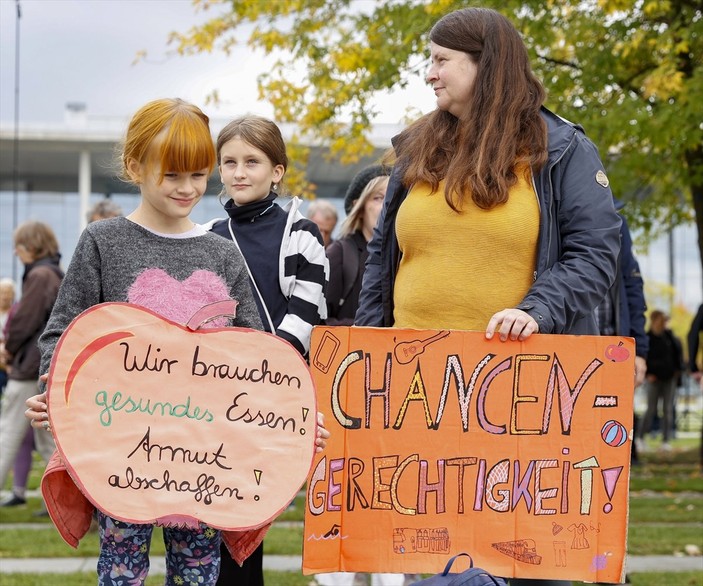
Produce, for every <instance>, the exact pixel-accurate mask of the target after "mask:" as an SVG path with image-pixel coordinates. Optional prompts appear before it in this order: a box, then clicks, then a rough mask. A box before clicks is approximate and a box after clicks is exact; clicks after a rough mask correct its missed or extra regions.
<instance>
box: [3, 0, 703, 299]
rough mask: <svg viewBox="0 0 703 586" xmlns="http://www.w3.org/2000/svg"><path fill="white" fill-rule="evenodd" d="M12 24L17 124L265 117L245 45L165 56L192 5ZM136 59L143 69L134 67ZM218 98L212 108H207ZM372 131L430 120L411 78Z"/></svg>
mask: <svg viewBox="0 0 703 586" xmlns="http://www.w3.org/2000/svg"><path fill="white" fill-rule="evenodd" d="M16 6H17V4H16V1H15V0H0V120H2V122H3V123H11V122H13V121H14V117H15V108H14V105H15V54H16V52H15V43H16V22H17V20H16ZM20 8H21V13H22V17H21V19H20V21H19V39H20V51H19V55H20V61H19V96H20V107H19V116H20V124H30V125H36V124H38V123H47V124H60V123H62V121H63V120H64V109H65V104H66V103H68V102H82V103H85V104H86V106H87V111H88V113H89V114H90V115H91V116H107V117H119V118H126V117H128V116H129V115H131V113H133V112H134V111H135V110H136V109H137V108H139V107H140V106H141V105H143V104H144V103H145V102H147V101H149V100H152V99H155V98H160V97H180V98H183V99H185V100H188V101H191V102H194V103H196V104H198V105H200V106H202V107H203V109H204V110H205V111H206V112H207V114H208V115H210V116H211V117H213V118H220V117H234V116H236V115H241V114H244V113H247V112H249V113H256V114H260V115H262V116H269V117H270V116H272V114H273V111H272V108H271V107H270V105H268V104H267V103H266V102H262V101H259V100H258V90H257V87H256V78H257V76H258V75H259V74H260V73H261V72H262V71H263V70H264V69H263V68H264V67H266V65H267V63H266V59H265V58H264V56H263V55H262V54H258V53H253V52H252V51H251V50H250V49H249V48H248V47H247V46H246V37H247V36H248V34H247V32H246V31H244V32H243V33H242V44H241V45H240V46H239V47H238V48H237V49H236V50H235V51H234V53H233V54H232V55H230V56H229V57H227V56H225V55H224V54H223V53H221V52H214V53H212V54H205V55H198V56H188V57H179V56H176V55H169V52H170V51H171V49H170V48H169V47H168V46H167V39H168V35H169V33H170V32H171V31H181V32H183V31H186V30H188V29H189V28H190V27H191V26H193V25H195V24H199V23H201V22H203V21H204V20H206V19H207V18H209V17H210V16H211V14H212V12H199V13H196V11H195V9H194V7H193V6H192V4H191V2H190V0H21V1H20ZM140 51H146V52H147V53H148V58H147V60H146V61H142V62H139V63H137V64H133V62H134V60H135V57H136V56H137V54H138V53H139V52H140ZM213 89H218V90H219V93H220V98H221V100H222V104H221V106H220V107H219V108H215V107H214V106H212V105H207V106H206V105H205V97H206V96H207V95H208V94H210V93H211V92H212V90H213ZM378 105H379V109H380V111H381V114H380V116H379V118H377V122H387V123H398V122H400V121H401V118H402V117H403V115H404V113H405V111H406V109H407V108H408V107H410V106H413V107H415V108H419V109H420V110H421V111H424V112H427V111H429V110H431V109H432V108H433V107H434V95H433V93H432V91H431V90H430V89H429V88H428V87H427V86H425V84H424V83H423V82H422V81H421V80H420V79H417V80H416V82H415V83H413V84H411V86H410V88H409V89H407V90H405V91H403V92H398V93H395V94H393V95H390V96H388V95H386V96H383V97H381V98H379V101H378ZM638 259H639V260H640V264H641V266H642V270H643V274H644V276H645V279H648V280H655V281H659V282H664V283H665V282H667V280H668V249H667V242H666V240H665V239H664V240H662V241H659V242H657V243H656V244H655V245H653V246H652V247H650V249H649V251H648V253H647V254H644V253H640V254H638ZM674 264H675V275H676V284H677V289H678V299H679V301H681V302H683V303H684V304H685V305H686V306H687V307H688V308H689V309H690V310H691V311H695V309H696V308H697V306H698V304H699V303H700V302H701V300H702V299H703V292H702V289H701V263H700V261H699V257H698V252H697V246H696V241H695V228H691V227H687V228H683V229H681V230H678V231H677V232H676V238H675V263H674Z"/></svg>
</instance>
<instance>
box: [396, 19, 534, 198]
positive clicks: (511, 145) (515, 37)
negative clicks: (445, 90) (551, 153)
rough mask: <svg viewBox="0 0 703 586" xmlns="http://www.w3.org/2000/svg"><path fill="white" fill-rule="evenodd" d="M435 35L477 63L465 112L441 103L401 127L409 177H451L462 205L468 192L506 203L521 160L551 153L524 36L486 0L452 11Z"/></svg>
mask: <svg viewBox="0 0 703 586" xmlns="http://www.w3.org/2000/svg"><path fill="white" fill-rule="evenodd" d="M430 40H431V41H432V42H434V43H436V44H437V45H440V46H442V47H445V48H448V49H453V50H455V51H463V52H464V53H467V54H468V55H469V58H470V59H471V60H472V61H473V62H474V63H475V64H476V66H477V70H478V71H477V76H476V81H475V83H474V86H473V88H472V90H471V93H472V95H471V99H470V100H469V103H468V104H467V107H466V110H465V114H464V115H463V116H462V117H461V118H460V119H459V118H456V117H455V116H453V115H452V114H450V113H449V112H445V111H442V110H439V109H436V110H435V111H434V112H431V113H430V114H427V115H425V116H423V117H422V118H420V119H419V120H418V121H417V122H415V123H414V124H412V125H411V126H410V127H409V128H408V129H406V130H405V131H404V132H403V133H402V134H401V137H400V141H399V143H398V145H397V150H398V152H397V153H396V154H397V155H398V157H399V158H401V159H403V160H406V161H408V164H407V166H406V167H405V171H404V175H403V184H404V185H405V186H406V187H409V186H410V185H412V184H413V183H416V182H418V181H423V182H426V183H429V184H430V185H431V186H432V188H433V189H434V190H437V189H438V187H439V183H440V181H441V180H442V179H445V180H446V182H445V191H444V197H445V199H446V200H447V203H448V204H449V205H450V206H451V207H452V209H454V210H456V211H459V210H460V209H461V203H462V201H463V199H464V198H465V197H466V196H467V194H469V193H470V194H471V197H472V199H473V201H474V202H475V203H476V205H477V206H479V207H481V208H483V209H490V208H493V207H495V206H496V205H499V204H501V203H505V202H506V201H507V200H508V191H509V189H510V187H511V186H512V185H514V184H515V183H516V182H517V175H516V168H517V166H518V165H520V166H525V167H532V168H535V169H540V168H541V167H542V166H543V165H544V163H545V162H546V160H547V131H546V125H545V124H544V121H543V120H542V118H541V117H540V107H541V106H542V103H543V102H544V100H545V92H544V88H543V87H542V84H541V83H540V82H539V80H538V79H537V78H536V77H535V75H534V74H533V72H532V69H531V67H530V62H529V57H528V54H527V49H526V47H525V44H524V43H523V41H522V38H521V37H520V34H519V33H518V31H517V30H516V29H515V27H514V26H513V25H512V23H511V22H510V21H509V20H508V19H507V18H505V17H504V16H503V15H502V14H500V13H498V12H496V11H495V10H490V9H487V8H464V9H462V10H457V11H455V12H450V13H449V14H447V15H446V16H444V17H442V18H441V19H440V20H439V21H437V23H436V24H435V25H434V26H433V27H432V30H431V31H430Z"/></svg>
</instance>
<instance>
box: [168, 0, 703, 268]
mask: <svg viewBox="0 0 703 586" xmlns="http://www.w3.org/2000/svg"><path fill="white" fill-rule="evenodd" d="M194 5H195V6H196V8H197V9H204V10H210V11H211V12H212V13H213V17H212V18H211V19H210V20H209V21H208V22H207V23H206V24H204V25H202V26H198V27H194V28H192V29H191V30H190V31H187V32H180V33H173V35H172V37H171V39H170V42H171V43H173V44H174V46H175V47H176V48H177V50H178V52H180V53H182V54H188V53H197V52H201V51H213V50H224V51H228V50H229V49H230V48H231V47H232V46H233V45H234V44H236V43H238V42H242V41H244V42H246V43H247V44H248V45H249V46H250V47H251V48H252V50H253V51H257V50H258V51H263V52H264V53H265V54H267V55H271V56H274V57H275V58H276V64H275V66H274V67H273V69H272V70H270V71H265V72H262V74H261V75H260V77H259V79H258V83H259V93H260V97H261V98H262V99H265V100H268V101H270V102H271V104H272V105H273V107H274V112H275V117H276V119H277V120H278V121H279V122H293V123H295V124H296V125H297V126H298V128H299V134H298V135H297V138H299V139H303V138H305V139H309V138H310V137H314V139H315V141H322V142H323V143H324V144H326V145H328V146H329V147H330V148H331V150H332V153H333V154H334V156H337V157H340V158H341V160H342V161H348V162H352V161H354V160H357V159H358V158H359V157H360V156H362V155H365V154H368V153H369V152H370V150H371V145H370V144H369V142H368V140H367V136H368V131H369V128H370V125H371V124H372V123H373V121H374V117H375V116H376V114H377V112H376V111H375V110H374V96H375V94H376V93H377V92H380V91H384V90H388V91H390V90H393V89H396V88H403V87H405V86H406V85H407V84H408V81H409V80H410V79H411V77H413V76H417V75H420V76H423V75H424V74H425V72H426V67H427V54H428V42H427V32H428V31H429V29H430V28H431V26H432V24H433V23H434V22H435V21H436V20H437V19H438V18H440V17H441V16H442V15H444V14H446V13H447V12H449V11H452V10H456V9H458V8H462V7H464V6H466V5H468V3H467V2H459V1H451V0H426V1H422V0H379V1H374V0H363V1H352V0H247V1H238V0H194ZM481 5H482V6H486V7H493V8H496V9H497V10H500V11H501V12H502V13H503V14H505V15H506V16H507V17H508V18H510V19H511V21H512V22H513V23H514V24H515V25H516V26H517V28H518V29H519V30H520V31H521V33H522V34H523V37H524V39H525V41H526V44H527V46H528V48H529V50H530V53H531V56H532V63H533V67H534V69H535V72H536V74H537V75H538V76H539V77H540V79H542V81H543V82H544V84H545V87H546V88H547V91H548V100H547V106H548V107H550V108H551V109H553V110H554V111H555V112H557V113H558V114H560V115H561V116H563V117H565V118H567V119H570V120H573V121H575V122H578V123H580V124H581V125H583V126H584V128H585V129H586V131H587V133H588V134H589V136H590V137H591V138H592V139H593V140H594V142H595V143H596V144H597V145H598V146H599V148H600V150H601V154H602V155H603V156H604V157H606V156H607V157H608V161H609V162H608V174H609V176H610V179H611V183H612V186H613V189H614V192H615V193H616V195H617V196H618V197H619V198H621V199H623V200H626V201H627V203H628V205H627V209H626V212H627V214H628V216H629V217H630V220H631V221H632V222H633V225H634V226H639V227H644V228H646V229H652V228H657V227H668V226H669V225H675V224H677V223H679V222H681V221H682V220H685V219H688V218H690V217H691V215H692V211H693V209H695V211H696V215H697V218H698V228H699V245H700V246H701V248H702V249H703V236H702V235H703V226H702V224H703V61H702V59H703V58H702V54H703V51H702V50H701V49H702V48H703V2H702V1H701V0H502V1H500V2H498V1H497V0H485V1H484V2H482V3H481ZM243 29H246V30H247V38H245V39H242V34H243V33H242V31H243ZM301 142H305V141H301ZM294 149H298V150H294V152H293V153H292V154H293V160H295V158H296V157H302V156H304V155H305V153H304V151H301V150H299V146H296V145H294ZM691 204H693V207H692V205H691ZM701 256H702V257H703V254H702V255H701Z"/></svg>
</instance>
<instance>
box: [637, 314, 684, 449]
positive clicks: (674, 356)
mask: <svg viewBox="0 0 703 586" xmlns="http://www.w3.org/2000/svg"><path fill="white" fill-rule="evenodd" d="M668 322H669V316H668V315H666V314H665V313H664V312H663V311H661V310H659V309H655V310H654V311H652V313H651V314H650V316H649V331H648V332H647V336H648V337H649V353H648V354H647V374H646V377H645V384H646V387H645V389H646V391H647V411H646V412H645V414H644V420H643V421H642V428H641V429H640V431H639V440H640V441H641V442H644V438H645V436H646V434H647V433H648V432H649V431H650V429H651V428H652V423H653V421H654V416H655V415H656V413H657V411H658V409H659V402H660V401H661V403H662V410H663V412H664V415H663V418H662V445H661V448H662V449H663V450H670V449H671V445H670V444H669V440H670V439H671V437H672V434H673V430H674V400H675V398H676V387H677V384H678V379H679V377H680V376H681V371H682V368H683V351H682V349H681V342H680V340H679V339H678V338H677V337H676V336H675V335H674V333H673V332H672V331H671V330H670V329H669V328H668V327H667V324H668ZM641 447H642V448H644V447H645V445H644V443H642V444H641Z"/></svg>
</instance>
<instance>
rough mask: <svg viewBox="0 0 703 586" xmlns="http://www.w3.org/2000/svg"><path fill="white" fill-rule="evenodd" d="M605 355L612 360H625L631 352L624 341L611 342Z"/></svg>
mask: <svg viewBox="0 0 703 586" xmlns="http://www.w3.org/2000/svg"><path fill="white" fill-rule="evenodd" d="M605 357H606V358H607V359H608V360H610V361H611V362H625V360H627V359H628V358H629V357H630V352H629V351H628V349H627V348H625V347H624V346H623V343H622V342H618V343H617V344H609V345H608V346H606V348H605Z"/></svg>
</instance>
